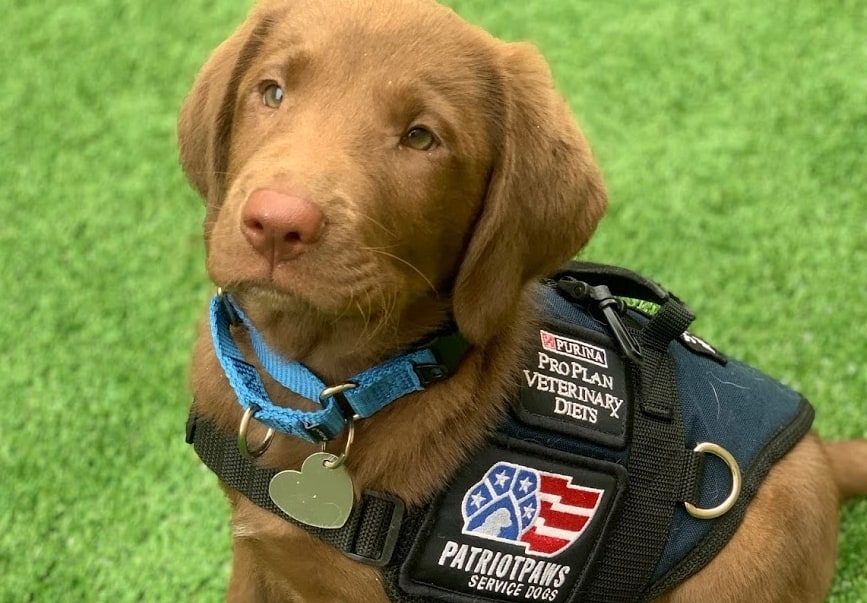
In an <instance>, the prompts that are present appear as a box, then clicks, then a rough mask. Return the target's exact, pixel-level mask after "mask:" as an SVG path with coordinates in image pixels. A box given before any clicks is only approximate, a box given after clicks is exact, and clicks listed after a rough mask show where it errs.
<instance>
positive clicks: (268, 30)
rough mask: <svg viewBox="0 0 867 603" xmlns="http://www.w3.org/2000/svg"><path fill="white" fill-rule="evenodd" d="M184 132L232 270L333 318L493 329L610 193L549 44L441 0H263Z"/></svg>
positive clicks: (220, 52)
mask: <svg viewBox="0 0 867 603" xmlns="http://www.w3.org/2000/svg"><path fill="white" fill-rule="evenodd" d="M179 141H180V155H181V162H182V164H183V167H184V170H185V172H186V174H187V176H188V177H189V179H190V181H191V182H192V183H193V185H194V186H195V187H196V189H197V190H198V191H199V192H200V193H201V195H202V197H203V198H204V199H205V201H206V205H207V214H206V219H205V238H206V241H207V249H208V270H209V273H210V275H211V278H212V279H213V280H214V282H215V283H216V284H218V285H220V286H223V287H227V288H230V289H233V290H236V291H238V292H239V293H240V294H241V295H246V296H248V297H249V296H259V297H260V298H261V299H263V300H267V303H268V304H269V305H270V307H271V308H272V309H274V310H275V311H285V312H289V313H292V312H298V311H300V309H302V308H303V309H304V311H305V312H307V313H308V314H309V313H310V311H311V310H313V312H314V313H315V314H317V315H319V316H322V317H323V319H325V320H328V321H332V322H334V321H351V320H355V321H369V320H370V319H371V318H374V319H378V320H382V321H384V322H390V324H392V325H399V324H404V323H407V322H412V321H413V320H416V318H415V317H414V315H415V314H424V315H427V316H430V315H433V316H434V317H435V320H437V321H440V320H442V319H443V318H444V315H445V314H447V313H453V315H454V318H455V320H456V321H457V323H458V326H459V327H460V329H461V331H462V332H463V333H464V335H465V336H466V337H467V338H468V339H469V340H470V341H473V342H477V343H478V342H483V341H485V340H487V339H488V338H490V337H491V336H492V335H493V334H495V333H496V332H497V330H498V328H500V326H502V324H503V322H504V321H505V320H507V319H508V318H509V317H510V315H511V313H512V311H513V309H514V307H515V304H516V303H517V300H518V299H519V296H520V292H521V291H522V290H523V288H524V287H525V286H526V285H527V283H528V282H529V281H531V280H533V279H536V278H538V277H539V276H540V275H542V274H543V273H545V272H546V271H549V270H551V269H553V268H554V267H556V266H557V265H559V264H560V263H561V262H563V261H565V260H566V259H568V258H569V257H570V256H572V255H573V254H574V253H576V252H577V251H578V250H579V249H580V248H581V247H582V246H583V245H584V244H585V243H586V242H587V240H588V238H589V236H590V235H591V233H592V232H593V230H594V228H595V226H596V223H597V222H598V220H599V219H600V217H601V215H602V213H603V211H604V208H605V204H606V200H605V193H604V189H603V185H602V180H601V177H600V175H599V173H598V171H597V168H596V167H595V165H594V164H593V161H592V158H591V155H590V151H589V149H588V147H587V144H586V143H585V141H584V139H583V137H582V135H581V134H580V132H579V131H578V129H577V127H576V125H575V123H574V121H573V120H572V118H571V116H570V114H569V111H568V109H567V107H566V104H565V103H564V101H563V100H562V99H561V98H560V97H559V96H558V94H557V93H556V92H555V90H554V87H553V83H552V79H551V75H550V72H549V70H548V68H547V66H546V65H545V63H544V61H543V59H542V58H541V57H540V55H539V54H538V53H537V52H536V51H535V50H534V49H533V48H532V47H531V46H529V45H526V44H506V43H503V42H500V41H498V40H496V39H494V38H492V37H490V36H489V35H487V34H486V33H484V32H482V31H481V30H479V29H477V28H475V27H473V26H470V25H468V24H466V23H465V22H463V21H461V20H460V19H459V18H458V17H457V16H456V15H455V14H454V13H452V12H451V11H450V10H448V9H446V8H444V7H441V6H439V5H437V4H435V3H434V2H428V1H426V0H378V1H375V2H373V1H363V0H328V1H323V0H319V1H317V0H264V1H263V2H260V4H258V5H257V7H256V8H255V9H254V10H253V12H252V13H251V15H250V16H249V18H248V19H247V20H246V21H245V22H244V23H243V24H242V25H241V27H240V28H239V29H238V30H237V31H236V32H235V33H234V34H233V35H232V36H231V37H230V38H229V39H227V40H226V41H225V42H224V43H223V44H222V45H221V46H220V47H219V48H217V50H216V51H215V52H214V53H213V55H212V56H211V57H210V59H209V60H208V62H207V63H206V64H205V66H204V67H203V68H202V70H201V72H200V73H199V75H198V78H197V80H196V82H195V85H194V87H193V89H192V91H191V93H190V94H189V96H188V98H187V99H186V101H185V103H184V105H183V108H182V110H181V114H180V120H179ZM420 308H426V309H427V311H426V312H419V311H418V310H419V309H420ZM433 308H436V311H432V309H433ZM418 320H421V319H418ZM430 326H431V325H426V326H425V328H427V327H430Z"/></svg>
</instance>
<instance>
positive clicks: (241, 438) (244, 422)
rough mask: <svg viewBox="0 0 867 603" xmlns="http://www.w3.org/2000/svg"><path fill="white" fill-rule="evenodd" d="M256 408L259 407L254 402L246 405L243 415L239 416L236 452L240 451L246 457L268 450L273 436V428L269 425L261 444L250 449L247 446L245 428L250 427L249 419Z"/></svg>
mask: <svg viewBox="0 0 867 603" xmlns="http://www.w3.org/2000/svg"><path fill="white" fill-rule="evenodd" d="M258 410H259V407H258V406H256V405H254V404H251V405H250V406H248V407H247V409H246V410H245V411H244V416H243V417H241V424H240V425H239V426H238V452H240V453H241V456H243V457H244V458H248V459H254V458H256V457H259V456H262V455H263V454H264V453H265V451H266V450H268V447H269V446H270V445H271V440H272V439H273V438H274V430H273V429H272V428H270V427H269V428H268V433H266V434H265V439H263V440H262V443H261V444H259V445H258V446H257V447H256V448H254V449H252V450H250V448H249V446H247V429H248V428H249V427H250V419H252V418H253V415H254V414H256V412H257V411H258Z"/></svg>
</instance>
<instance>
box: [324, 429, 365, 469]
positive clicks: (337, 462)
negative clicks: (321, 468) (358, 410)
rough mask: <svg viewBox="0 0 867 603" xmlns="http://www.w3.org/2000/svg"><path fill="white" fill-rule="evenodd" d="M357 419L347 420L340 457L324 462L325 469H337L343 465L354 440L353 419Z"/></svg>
mask: <svg viewBox="0 0 867 603" xmlns="http://www.w3.org/2000/svg"><path fill="white" fill-rule="evenodd" d="M356 418H357V417H353V418H351V419H349V432H348V433H347V434H346V445H345V446H344V447H343V452H342V453H341V454H340V456H338V457H335V458H334V459H328V460H327V461H324V463H323V464H324V465H325V468H326V469H337V468H338V467H340V466H341V465H342V464H343V463H345V462H346V458H347V457H348V456H349V449H350V448H351V447H352V442H353V440H355V419H356Z"/></svg>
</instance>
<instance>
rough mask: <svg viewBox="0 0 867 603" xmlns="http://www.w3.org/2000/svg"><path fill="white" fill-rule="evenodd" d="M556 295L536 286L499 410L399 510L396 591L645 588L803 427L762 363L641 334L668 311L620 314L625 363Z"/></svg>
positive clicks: (707, 535) (615, 594)
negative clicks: (479, 439)
mask: <svg viewBox="0 0 867 603" xmlns="http://www.w3.org/2000/svg"><path fill="white" fill-rule="evenodd" d="M567 298H568V296H564V295H563V294H562V293H558V292H557V291H556V287H555V288H553V289H551V290H548V291H547V292H546V295H545V305H546V322H545V324H543V325H542V326H541V327H540V328H539V330H538V334H537V336H538V339H537V340H536V341H535V342H534V344H533V346H532V349H531V350H530V353H529V354H528V356H527V358H526V359H525V362H524V366H523V367H522V374H523V383H522V388H521V390H520V393H519V395H518V396H517V398H516V399H515V400H514V404H513V412H512V413H511V416H510V417H509V419H508V421H507V422H506V423H505V424H504V425H502V426H500V428H499V430H498V433H497V434H496V435H495V436H494V437H493V438H491V440H490V441H489V443H488V444H487V445H486V446H485V447H484V448H483V449H481V450H479V451H478V452H477V453H476V454H475V455H473V457H472V458H471V459H470V460H469V461H468V462H467V464H466V465H465V466H464V467H463V468H462V469H461V470H460V471H459V472H458V474H457V475H456V476H455V477H454V479H453V480H452V481H451V482H450V483H449V485H448V486H447V487H446V488H445V489H444V491H443V492H441V493H440V495H439V496H438V497H437V499H436V500H435V502H434V503H433V505H432V506H431V508H430V509H429V510H427V512H425V513H417V514H415V517H412V518H411V520H410V522H409V524H410V525H411V526H413V527H412V529H411V530H409V531H408V532H411V536H404V537H403V543H402V544H401V543H399V544H398V547H397V550H398V554H399V555H400V556H402V558H401V560H400V562H399V563H398V564H395V565H394V568H395V569H391V570H389V569H387V570H386V575H387V576H389V578H390V580H389V581H390V583H391V585H392V586H391V592H390V596H391V597H392V599H393V600H395V601H407V602H416V601H433V600H437V601H440V600H449V601H455V602H461V603H469V602H470V601H479V600H492V601H554V602H576V601H582V602H583V601H619V600H623V601H634V600H646V599H649V598H652V597H654V596H656V595H658V594H660V593H661V592H663V591H665V590H668V589H669V588H671V587H672V586H674V585H676V584H677V583H679V582H680V581H682V580H683V579H685V578H686V577H687V576H689V575H691V574H693V573H694V572H696V571H698V570H699V569H701V567H703V566H704V564H706V563H707V562H708V561H709V560H710V559H711V558H712V557H713V556H714V555H715V554H716V553H717V552H718V551H719V550H720V549H721V548H722V546H723V545H724V544H725V542H727V540H728V538H729V537H730V536H731V534H732V533H733V532H734V530H735V529H736V528H737V526H738V525H739V523H740V520H741V518H742V516H743V513H744V512H745V509H746V506H747V504H748V502H749V499H750V497H751V496H752V493H753V492H755V490H756V489H757V487H758V484H759V483H760V482H761V480H762V478H763V477H764V475H765V474H766V472H767V471H768V469H769V468H770V466H771V464H772V463H773V462H775V461H776V460H777V459H779V458H780V457H781V456H782V455H783V454H784V453H785V452H786V451H788V450H789V449H790V448H791V446H793V445H794V443H796V442H797V441H798V440H799V439H800V438H801V437H802V436H803V435H804V433H806V431H807V430H808V429H809V426H810V424H811V421H812V416H813V413H812V409H811V407H810V406H809V404H808V403H807V402H806V401H805V400H804V399H803V398H802V397H801V396H800V395H799V394H797V393H796V392H794V391H792V390H790V389H788V388H786V387H785V386H783V385H781V384H780V383H778V382H776V381H774V380H773V379H770V378H769V377H767V376H766V375H764V374H762V373H760V372H759V371H757V370H755V369H753V368H750V367H748V366H746V365H743V364H741V363H739V362H737V361H735V360H730V359H726V358H725V357H723V356H722V355H721V354H720V353H719V352H717V351H716V350H715V349H714V348H712V347H711V346H709V345H708V344H707V343H705V342H704V341H702V340H701V339H699V338H697V337H695V336H693V335H691V334H689V333H688V332H682V331H681V329H680V328H679V327H674V328H672V329H669V331H670V333H671V334H672V335H673V336H672V337H671V338H670V340H669V341H657V342H655V343H654V342H652V341H651V340H650V339H647V338H646V335H647V331H648V330H655V331H658V332H660V333H662V332H665V331H666V328H660V327H659V326H658V325H657V324H654V321H656V320H659V317H660V316H661V313H663V312H667V311H668V310H667V309H664V308H660V309H659V312H658V313H657V314H655V315H654V316H652V317H648V316H646V315H644V314H643V313H639V312H635V311H633V310H627V311H623V312H621V320H622V322H623V325H624V326H625V327H626V329H625V330H626V332H627V333H628V336H631V337H633V338H634V339H635V341H636V343H638V342H640V344H641V345H638V346H637V347H640V348H641V350H642V351H643V358H642V359H641V362H640V363H635V362H633V361H632V360H630V359H629V358H627V357H625V355H624V354H623V350H622V346H621V345H620V343H619V342H618V341H617V340H616V339H617V338H615V337H611V336H610V327H609V325H607V324H606V320H605V318H604V317H603V316H602V315H601V314H600V313H598V312H597V309H596V308H595V307H594V304H590V306H591V308H592V309H591V310H588V309H587V307H585V304H581V303H576V302H575V301H574V300H570V299H567ZM663 320H665V319H664V318H663ZM675 323H676V320H675ZM681 333H682V334H681ZM657 334H658V333H657ZM678 334H679V335H678ZM663 339H664V338H663ZM654 346H656V347H657V348H659V353H657V354H654V353H653V352H652V351H651V349H650V348H652V347H654ZM647 365H650V366H649V367H648V366H647ZM667 413H668V414H667ZM701 444H704V446H699V445H701ZM413 522H414V523H413Z"/></svg>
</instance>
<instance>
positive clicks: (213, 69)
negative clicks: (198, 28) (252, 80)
mask: <svg viewBox="0 0 867 603" xmlns="http://www.w3.org/2000/svg"><path fill="white" fill-rule="evenodd" d="M263 12H264V11H262V10H259V11H255V10H254V11H253V13H251V15H250V16H249V17H248V18H247V20H246V21H245V22H244V23H243V24H242V25H241V26H240V27H239V28H238V29H237V30H236V31H235V32H234V33H233V34H232V35H231V36H230V37H229V38H227V39H226V40H225V41H224V42H223V43H222V44H220V45H219V46H218V47H217V49H216V50H214V52H213V53H212V54H211V56H210V58H209V59H208V61H207V62H206V63H205V65H204V66H203V67H202V69H201V70H200V71H199V74H198V75H197V76H196V81H195V83H194V84H193V88H192V90H191V91H190V93H189V94H188V95H187V98H186V99H185V100H184V103H183V105H182V106H181V111H180V114H179V116H178V148H179V153H180V160H181V166H182V167H183V169H184V173H185V174H186V175H187V178H188V179H189V181H190V183H192V185H193V186H194V187H195V188H196V190H197V191H199V194H200V195H201V196H202V198H203V199H204V201H205V203H206V204H207V205H208V207H209V213H210V212H211V211H215V210H216V209H217V208H218V207H219V206H220V204H221V203H222V200H223V195H224V194H225V192H226V188H227V184H228V183H227V179H228V175H229V174H228V168H229V166H228V163H229V146H230V144H231V137H232V124H233V122H234V119H235V109H236V105H237V98H238V85H239V83H240V81H241V79H242V78H243V77H244V74H245V73H246V72H247V70H248V69H249V68H250V65H251V64H252V62H253V60H254V59H255V58H256V56H257V55H258V54H259V53H260V52H261V49H262V46H263V43H264V40H265V37H266V36H267V35H268V32H269V31H270V30H271V29H272V28H273V26H274V23H275V22H276V17H274V16H273V15H269V14H263Z"/></svg>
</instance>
